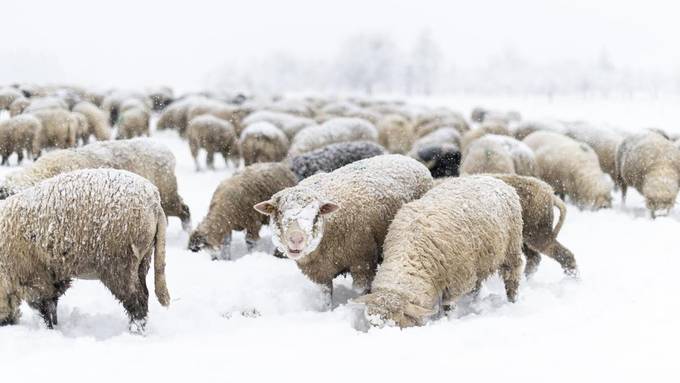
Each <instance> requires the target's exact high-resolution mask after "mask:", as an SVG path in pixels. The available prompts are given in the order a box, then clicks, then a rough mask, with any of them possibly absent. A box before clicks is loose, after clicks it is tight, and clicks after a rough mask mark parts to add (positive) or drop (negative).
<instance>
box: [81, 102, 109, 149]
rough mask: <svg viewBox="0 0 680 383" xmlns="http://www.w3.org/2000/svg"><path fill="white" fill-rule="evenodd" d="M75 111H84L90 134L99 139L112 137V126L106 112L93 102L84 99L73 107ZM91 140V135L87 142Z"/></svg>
mask: <svg viewBox="0 0 680 383" xmlns="http://www.w3.org/2000/svg"><path fill="white" fill-rule="evenodd" d="M73 111H74V112H78V113H82V114H83V115H84V116H85V118H86V119H87V130H88V134H89V135H92V136H94V137H95V138H96V139H97V141H105V140H109V139H111V127H110V126H109V123H108V120H107V118H106V113H104V111H102V110H101V109H99V108H98V107H97V106H96V105H94V104H93V103H91V102H87V101H82V102H79V103H77V104H76V105H75V106H74V107H73ZM88 141H89V137H88V139H87V140H85V142H88Z"/></svg>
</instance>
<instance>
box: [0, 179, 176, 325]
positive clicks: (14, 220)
mask: <svg viewBox="0 0 680 383" xmlns="http://www.w3.org/2000/svg"><path fill="white" fill-rule="evenodd" d="M165 225H166V223H165V216H164V214H163V209H162V208H161V202H160V196H159V194H158V189H157V188H156V187H155V186H154V185H153V184H151V183H150V182H149V181H147V180H145V179H144V178H142V177H139V176H137V175H135V174H132V173H129V172H125V171H119V170H111V169H107V170H79V171H76V172H71V173H66V174H62V175H59V176H57V177H54V178H51V179H49V180H47V181H44V182H41V183H39V184H38V185H36V186H35V187H33V188H31V189H29V190H26V191H24V192H22V193H19V194H17V195H14V196H12V197H10V198H9V199H7V200H6V201H5V202H3V204H2V207H1V208H0V229H1V230H2V233H3V235H2V237H1V238H0V323H1V324H15V323H16V322H17V319H18V317H19V314H20V312H19V303H20V302H21V301H26V302H28V303H29V305H30V306H31V307H33V308H35V309H37V310H38V311H39V312H40V314H41V316H42V317H43V319H44V320H45V322H46V323H47V326H48V327H50V328H52V327H53V326H54V325H57V302H58V300H59V298H60V296H61V295H62V294H64V292H65V291H66V289H67V288H68V287H69V285H70V283H71V280H72V279H73V278H87V279H98V280H100V281H101V282H102V283H103V284H104V285H105V286H106V287H108V288H109V290H110V291H111V293H113V295H114V296H115V297H116V298H117V299H118V300H120V302H121V303H122V304H123V307H124V308H125V310H126V311H127V313H128V315H129V316H130V329H131V331H133V332H141V331H144V327H145V324H146V318H147V312H148V299H149V292H148V289H147V286H146V274H147V272H148V270H149V267H150V264H151V258H152V256H153V259H154V276H155V292H156V297H157V298H158V301H159V302H160V303H161V304H162V305H164V306H167V305H169V304H170V295H169V294H168V290H167V287H166V282H165V229H166V228H165Z"/></svg>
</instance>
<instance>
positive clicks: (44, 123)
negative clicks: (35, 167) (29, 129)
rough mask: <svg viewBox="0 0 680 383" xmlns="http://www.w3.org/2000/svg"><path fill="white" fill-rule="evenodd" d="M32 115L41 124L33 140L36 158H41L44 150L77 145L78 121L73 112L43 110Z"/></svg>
mask: <svg viewBox="0 0 680 383" xmlns="http://www.w3.org/2000/svg"><path fill="white" fill-rule="evenodd" d="M31 114H32V115H34V116H35V117H37V118H38V119H39V120H40V123H41V124H40V129H38V130H37V131H36V133H35V138H34V140H33V156H34V157H36V158H37V157H39V156H40V153H41V152H42V150H43V149H47V148H53V147H55V148H60V149H65V148H72V147H74V146H75V145H76V132H77V131H78V120H77V119H76V117H75V116H74V115H73V114H72V113H71V112H69V111H68V110H65V109H42V110H38V111H35V112H31Z"/></svg>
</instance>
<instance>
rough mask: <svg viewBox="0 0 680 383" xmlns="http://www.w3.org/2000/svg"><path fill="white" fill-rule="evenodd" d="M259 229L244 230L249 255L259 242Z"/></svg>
mask: <svg viewBox="0 0 680 383" xmlns="http://www.w3.org/2000/svg"><path fill="white" fill-rule="evenodd" d="M259 231H260V230H259V227H258V228H257V229H255V228H252V229H248V230H246V248H247V249H248V252H249V253H251V252H252V251H253V249H255V245H257V242H258V241H259V240H260V233H259Z"/></svg>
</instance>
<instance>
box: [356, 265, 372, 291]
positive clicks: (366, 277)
mask: <svg viewBox="0 0 680 383" xmlns="http://www.w3.org/2000/svg"><path fill="white" fill-rule="evenodd" d="M350 273H351V274H352V290H354V291H355V292H357V293H358V294H359V295H364V294H367V293H368V292H369V291H370V289H371V282H373V275H374V274H375V266H373V265H370V264H363V265H358V266H356V267H355V268H351V269H350Z"/></svg>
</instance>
